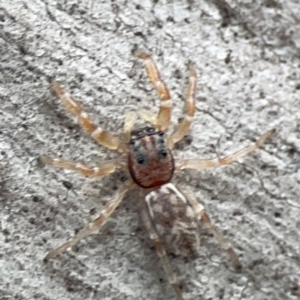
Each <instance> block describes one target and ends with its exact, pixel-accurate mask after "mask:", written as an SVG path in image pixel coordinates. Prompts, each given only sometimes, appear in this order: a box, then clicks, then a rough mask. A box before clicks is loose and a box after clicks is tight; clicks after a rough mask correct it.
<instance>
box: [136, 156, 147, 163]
mask: <svg viewBox="0 0 300 300" xmlns="http://www.w3.org/2000/svg"><path fill="white" fill-rule="evenodd" d="M137 162H138V163H139V164H140V165H142V164H143V163H144V162H145V158H144V156H143V155H139V156H138V158H137Z"/></svg>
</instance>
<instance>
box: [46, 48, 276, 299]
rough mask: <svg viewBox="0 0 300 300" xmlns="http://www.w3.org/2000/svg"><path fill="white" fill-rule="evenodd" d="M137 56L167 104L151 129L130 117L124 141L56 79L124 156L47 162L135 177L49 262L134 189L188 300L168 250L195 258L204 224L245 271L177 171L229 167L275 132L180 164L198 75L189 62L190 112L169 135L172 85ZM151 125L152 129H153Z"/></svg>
mask: <svg viewBox="0 0 300 300" xmlns="http://www.w3.org/2000/svg"><path fill="white" fill-rule="evenodd" d="M134 55H135V56H136V57H137V58H139V59H141V60H143V61H144V62H145V65H146V69H147V73H148V76H149V78H150V81H151V82H152V84H153V85H154V87H155V89H156V90H157V92H158V93H159V95H160V98H161V101H160V105H159V112H158V115H157V116H153V115H151V114H150V113H149V112H147V111H140V112H139V115H140V116H141V117H142V119H143V120H144V121H146V123H147V124H148V125H147V126H145V127H139V128H134V124H135V122H136V117H137V114H136V113H133V112H132V113H129V114H127V115H126V116H125V122H124V136H123V138H118V137H116V136H115V135H113V134H111V133H109V132H108V131H106V130H105V129H102V128H100V127H97V126H96V125H95V124H94V122H93V121H92V120H91V119H90V117H89V116H88V114H87V113H86V112H85V111H84V109H83V107H82V106H81V105H80V103H79V102H77V101H76V100H75V99H74V98H73V97H72V96H71V95H70V94H69V93H67V92H65V91H64V89H63V88H62V87H61V86H60V85H59V84H58V83H57V82H56V81H53V82H52V84H53V89H54V91H55V93H56V94H57V96H58V97H59V98H60V100H61V101H62V103H63V104H64V105H65V107H66V108H67V109H68V110H69V111H70V112H71V113H72V114H73V115H74V116H75V117H77V120H78V122H79V124H80V125H81V126H82V128H83V129H84V130H85V131H86V132H87V133H89V134H90V135H91V137H92V138H93V139H95V140H96V141H97V142H98V143H99V144H100V145H102V146H104V147H106V148H108V149H110V150H114V151H117V152H119V153H120V154H121V157H120V158H119V159H115V160H112V161H109V162H107V163H106V164H103V165H100V166H98V167H95V168H89V167H87V166H85V165H83V164H81V163H77V162H73V161H70V160H65V159H60V158H54V159H52V158H49V157H43V158H42V161H43V162H44V163H45V164H48V165H52V166H54V167H58V168H63V169H68V170H73V171H76V172H79V173H81V174H83V175H85V176H88V177H96V176H97V177H100V176H104V175H108V174H111V173H113V172H115V170H116V169H118V168H121V169H124V170H125V171H127V172H128V173H129V175H130V176H129V177H130V179H128V180H127V181H126V182H125V183H124V184H123V185H121V186H120V187H119V188H118V190H117V192H116V195H115V197H114V198H113V199H112V200H111V201H110V202H108V203H107V204H106V206H105V208H104V209H103V210H102V211H101V213H100V215H99V216H98V217H97V218H96V219H95V220H93V221H92V222H91V223H89V224H88V225H86V226H85V227H84V228H83V229H82V230H81V231H79V232H78V233H77V234H75V235H74V236H73V237H72V238H71V239H69V240H68V241H67V242H66V243H64V244H63V245H61V246H59V247H58V248H56V249H54V250H52V251H51V252H49V253H48V254H47V256H46V257H45V261H48V260H49V259H51V258H53V257H55V256H57V255H58V254H60V253H62V252H63V251H65V250H67V249H69V248H71V247H72V246H74V245H75V244H76V243H77V242H79V241H80V240H81V239H83V238H84V237H86V236H88V235H89V234H91V233H92V232H95V231H96V230H97V229H99V227H100V226H101V225H103V223H104V222H105V221H106V220H107V219H108V218H109V217H110V215H111V214H112V213H113V212H114V210H115V209H116V207H117V206H118V205H119V204H120V202H121V201H122V199H123V197H124V195H125V193H127V192H128V191H129V190H131V189H133V188H134V187H138V188H139V189H140V196H141V198H142V200H139V201H137V202H138V205H139V209H140V212H141V217H142V220H143V223H144V225H145V227H146V229H147V231H148V233H149V236H150V239H151V240H152V242H153V244H154V247H155V249H156V252H157V254H158V256H159V258H160V261H161V264H162V267H163V269H164V271H165V273H166V277H167V279H168V281H169V283H170V285H171V286H172V287H173V289H174V291H175V293H176V295H177V298H178V299H179V300H183V295H182V292H181V288H180V286H179V283H178V281H177V278H176V275H175V273H174V271H173V269H172V267H171V264H170V261H169V259H168V256H167V252H168V251H167V250H169V249H172V251H173V252H174V253H180V254H183V255H185V256H187V255H192V254H195V253H196V252H197V250H198V246H199V234H198V231H199V226H200V225H201V224H202V225H203V226H204V227H205V228H207V230H208V231H209V232H210V233H211V234H213V236H214V237H215V238H216V239H217V241H218V242H219V243H220V245H221V247H222V248H223V249H224V250H225V251H226V252H227V253H228V255H229V257H230V259H231V261H232V263H233V265H234V267H235V269H236V270H237V271H238V270H240V269H241V263H240V260H239V257H238V255H237V254H236V253H235V251H234V250H233V248H232V246H231V244H230V243H229V242H228V241H227V240H226V239H225V238H224V237H223V235H222V234H221V233H220V232H218V231H217V229H216V228H215V227H214V226H213V225H212V223H211V221H210V219H209V217H208V215H207V213H206V212H205V209H204V206H203V205H202V204H201V203H200V201H199V200H198V199H197V198H196V197H195V196H194V195H193V193H191V192H186V191H183V190H181V189H179V188H178V187H176V186H175V185H174V184H173V183H172V181H171V180H172V176H173V174H174V173H176V172H179V171H180V170H183V169H196V170H202V169H205V168H215V167H219V166H224V165H228V164H230V163H232V162H233V161H236V160H237V159H239V158H241V157H242V156H245V155H247V154H249V153H250V152H252V151H254V150H255V149H256V148H258V147H260V146H261V145H262V144H263V143H264V142H265V140H266V139H267V138H269V137H270V136H271V135H272V133H273V130H270V131H268V132H266V133H265V134H263V135H262V136H261V137H260V138H259V139H258V140H257V141H256V142H255V143H253V144H251V145H249V146H248V147H245V148H244V149H241V150H239V151H237V152H235V153H234V154H232V155H229V156H226V157H223V158H214V159H181V160H180V159H179V160H177V161H176V162H175V160H174V157H173V154H172V150H173V148H174V145H175V144H176V143H177V142H179V141H180V140H181V139H182V138H183V137H184V136H185V135H186V133H187V132H188V130H189V128H190V126H191V123H192V120H193V117H194V114H195V92H196V80H197V78H196V71H195V68H194V65H193V64H189V74H190V76H189V84H188V88H187V95H186V108H187V113H186V115H185V116H184V118H183V119H182V120H181V121H180V122H179V124H178V125H177V126H176V127H175V129H173V131H172V132H171V133H170V134H167V133H166V131H167V129H168V127H169V124H170V119H171V112H172V100H171V97H170V94H169V91H168V88H167V86H166V85H165V83H164V82H163V80H162V79H161V77H160V74H159V71H158V69H157V67H156V65H155V63H154V61H153V60H152V58H151V56H150V55H148V54H147V53H144V52H142V51H135V52H134ZM149 124H150V125H149Z"/></svg>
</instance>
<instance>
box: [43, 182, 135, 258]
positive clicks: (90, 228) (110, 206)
mask: <svg viewBox="0 0 300 300" xmlns="http://www.w3.org/2000/svg"><path fill="white" fill-rule="evenodd" d="M134 186H135V183H133V182H132V180H128V181H127V182H125V183H124V184H123V185H122V186H121V187H120V188H119V189H118V190H117V194H116V196H115V198H114V199H113V200H111V201H110V202H108V203H107V204H106V206H105V208H104V209H103V210H102V212H101V214H100V216H99V217H97V218H96V219H95V220H93V221H92V222H91V223H89V224H88V225H86V226H85V227H84V228H83V229H82V230H80V231H79V232H78V233H77V234H76V235H74V236H73V237H72V238H71V239H70V240H68V241H67V242H66V243H64V244H63V245H61V246H60V247H58V248H56V249H54V250H52V251H51V252H49V253H48V254H47V256H46V257H45V259H44V260H45V262H47V261H48V260H49V259H51V258H53V257H55V256H57V255H58V254H60V253H62V252H64V251H65V250H67V249H69V248H71V247H72V246H74V245H75V244H77V243H78V242H79V241H80V240H81V239H83V238H85V237H86V236H88V235H90V234H91V233H93V232H94V231H96V230H97V229H99V227H100V226H101V225H103V224H104V222H105V221H106V220H107V219H108V218H109V217H110V215H111V214H112V213H113V212H114V210H115V209H116V208H117V207H118V205H119V204H120V202H121V201H122V199H123V197H124V195H125V193H126V192H127V191H129V190H130V189H131V188H133V187H134Z"/></svg>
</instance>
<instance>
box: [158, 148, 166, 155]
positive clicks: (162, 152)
mask: <svg viewBox="0 0 300 300" xmlns="http://www.w3.org/2000/svg"><path fill="white" fill-rule="evenodd" d="M158 154H159V155H160V156H162V157H166V156H167V155H168V152H167V151H166V150H165V149H162V150H160V151H159V152H158Z"/></svg>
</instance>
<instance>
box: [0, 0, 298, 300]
mask: <svg viewBox="0 0 300 300" xmlns="http://www.w3.org/2000/svg"><path fill="white" fill-rule="evenodd" d="M253 2H254V1H228V5H225V4H226V3H225V2H224V1H221V0H214V1H212V3H211V4H209V1H187V0H186V1H152V2H151V1H143V2H141V1H119V0H116V1H98V0H94V1H87V0H86V1H79V0H73V1H47V0H43V1H36V0H28V1H18V0H2V1H1V2H0V26H1V27H0V28H1V31H0V51H1V52H0V53H1V59H0V69H1V73H0V83H1V84H0V98H1V109H0V123H1V125H0V148H1V150H0V166H1V174H0V179H1V181H0V182H1V183H0V184H1V185H0V193H1V194H0V220H1V223H0V226H1V227H0V228H1V231H0V232H1V233H0V299H1V300H2V299H30V300H32V299H49V300H50V299H66V300H67V299H78V300H82V299H120V300H122V299H147V300H148V299H164V300H169V299H175V296H174V293H173V291H172V289H171V288H170V287H169V284H168V283H167V281H166V278H165V275H164V272H163V271H162V269H161V268H160V265H159V260H158V258H157V256H156V253H155V251H154V250H153V248H151V246H150V245H149V242H148V237H147V234H146V233H145V231H144V229H143V227H142V226H141V224H140V221H139V217H138V212H137V209H136V202H137V201H141V199H139V198H138V195H137V193H135V192H132V193H129V194H128V196H126V197H125V199H124V201H123V203H122V205H121V206H120V207H119V208H118V209H117V210H116V212H115V213H114V214H113V216H112V218H111V220H110V221H109V222H108V223H107V224H106V226H104V229H103V230H102V231H101V233H99V234H95V235H92V236H90V237H89V238H87V239H85V240H84V241H82V242H81V243H80V244H79V245H78V246H77V247H75V248H74V249H73V251H71V252H68V253H66V254H64V255H62V256H60V257H58V258H57V259H55V260H53V261H51V262H49V263H48V264H44V263H43V258H44V256H45V254H46V253H47V252H48V251H49V250H51V249H53V248H54V247H56V246H58V245H60V244H61V243H63V242H65V241H66V240H67V239H68V238H69V237H70V236H72V235H73V234H74V232H75V231H76V230H78V229H80V228H81V227H82V226H83V225H84V224H86V223H87V222H89V221H90V220H91V219H93V218H94V217H95V216H96V215H97V213H98V212H99V211H100V210H101V208H102V207H103V206H104V204H105V203H106V202H107V201H108V200H109V199H110V198H111V197H112V195H113V194H114V192H115V189H116V188H117V186H118V185H119V184H120V183H121V182H122V181H123V180H124V175H123V174H121V173H117V174H115V175H112V176H107V177H105V178H102V179H93V180H88V179H85V178H83V177H82V176H80V175H78V174H74V173H72V172H71V173H70V172H64V171H62V170H57V169H54V168H51V167H43V166H42V165H40V164H39V163H38V161H37V158H38V157H40V156H41V155H49V156H52V157H64V158H68V159H72V160H76V161H81V162H85V163H86V164H88V165H90V166H96V165H97V164H99V163H101V162H103V161H105V160H107V159H109V158H112V157H114V156H115V154H114V153H112V152H109V151H107V150H105V149H104V148H103V147H100V146H98V145H97V144H96V143H95V142H94V141H93V140H92V139H91V138H89V136H88V135H87V134H85V133H84V132H83V130H81V128H80V127H79V126H78V125H77V124H76V122H75V121H74V120H73V118H72V117H71V116H70V115H69V114H68V113H67V112H66V110H65V109H64V108H63V107H62V106H61V105H60V103H59V101H58V99H57V98H56V97H55V96H53V95H52V94H51V92H50V91H49V79H50V78H56V80H58V81H59V82H60V83H61V84H63V85H64V86H65V87H67V88H68V89H69V90H70V91H71V92H72V93H73V94H74V95H75V96H76V97H77V98H78V99H79V100H80V101H81V102H82V103H83V105H84V107H85V108H86V110H87V111H88V112H89V113H90V114H91V115H92V117H93V118H94V120H95V121H96V122H97V123H98V124H100V125H101V126H103V127H105V128H107V129H109V130H111V131H112V132H114V133H116V134H120V133H121V132H122V126H123V118H124V113H125V112H128V111H132V110H137V109H141V108H149V109H151V111H153V112H156V111H157V105H158V100H159V97H158V95H157V94H156V93H155V91H153V88H152V86H151V85H150V83H149V81H148V79H147V77H146V72H145V70H144V68H143V65H142V64H141V63H140V62H137V60H136V59H135V58H134V57H132V55H131V51H132V49H134V48H136V47H138V48H140V49H142V50H145V51H147V52H149V53H151V54H152V55H153V58H154V59H155V61H156V62H157V65H158V67H159V68H160V70H161V73H162V76H163V78H164V79H165V81H166V82H167V84H168V86H169V88H170V91H171V94H172V97H173V100H174V115H173V122H174V123H176V122H177V120H178V118H180V117H181V116H182V112H183V104H184V94H185V90H186V83H187V71H186V68H187V64H188V61H190V60H191V61H194V62H195V65H196V69H197V72H198V75H199V78H198V94H197V113H196V118H195V121H194V124H193V127H192V130H191V131H190V133H189V136H188V137H187V138H186V139H185V140H184V141H183V142H182V143H180V145H179V146H178V149H177V150H178V151H177V152H176V154H177V156H181V157H183V156H184V157H203V158H208V157H216V156H217V155H224V154H229V153H232V152H234V151H236V150H237V149H240V148H241V147H242V146H245V145H247V144H248V143H249V142H250V141H251V140H253V139H255V138H257V137H258V136H259V135H260V134H262V133H264V132H265V131H266V130H268V129H271V128H276V130H277V132H276V134H275V135H274V136H273V137H272V138H271V139H270V140H269V141H268V142H267V143H266V145H264V146H263V147H262V149H260V150H258V151H256V152H255V153H253V154H252V155H249V156H248V157H247V158H245V159H242V160H240V161H239V162H238V163H234V164H233V165H231V166H228V167H226V168H225V167H224V168H219V169H215V170H208V171H205V172H196V171H186V172H183V173H182V174H181V175H178V176H176V178H174V181H175V182H177V183H178V182H180V183H181V184H182V185H186V184H188V185H189V186H190V187H191V188H192V189H193V191H194V192H195V194H196V195H197V196H198V197H199V198H200V199H202V201H203V202H204V203H205V206H206V208H207V211H208V213H209V215H210V216H211V219H212V220H213V222H214V223H215V224H216V225H217V226H218V227H219V228H220V229H222V232H223V233H224V235H225V236H226V237H227V238H228V239H230V240H231V241H232V243H233V245H234V248H235V249H236V251H237V252H238V254H239V255H240V258H241V261H242V263H243V271H242V272H241V273H240V274H238V273H236V272H235V271H234V270H233V268H232V265H231V264H230V262H229V260H228V257H227V256H226V254H225V253H224V251H222V249H220V247H219V246H218V244H217V242H216V241H215V240H214V239H213V238H212V237H210V236H209V235H207V234H205V231H203V234H202V245H201V248H200V252H199V257H198V258H197V259H184V258H182V257H174V256H172V257H171V261H172V265H173V267H174V268H175V270H176V273H177V274H178V277H179V280H180V283H181V284H182V286H183V294H184V297H185V299H186V300H189V299H205V300H208V299H213V300H214V299H224V300H225V299H230V300H237V299H251V300H265V299H268V300H269V299H272V300H273V299H274V300H275V299H299V298H300V282H299V281H300V279H299V278H300V261H299V260H300V250H299V245H300V235H299V232H300V231H299V230H300V222H299V220H300V218H299V216H300V200H299V195H300V170H299V162H300V132H299V130H300V125H299V124H300V103H299V95H300V69H299V67H300V60H299V58H300V18H299V16H300V4H299V1H298V0H296V1H293V0H288V1H283V0H281V1H278V0H272V1H268V0H259V1H255V3H253Z"/></svg>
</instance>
